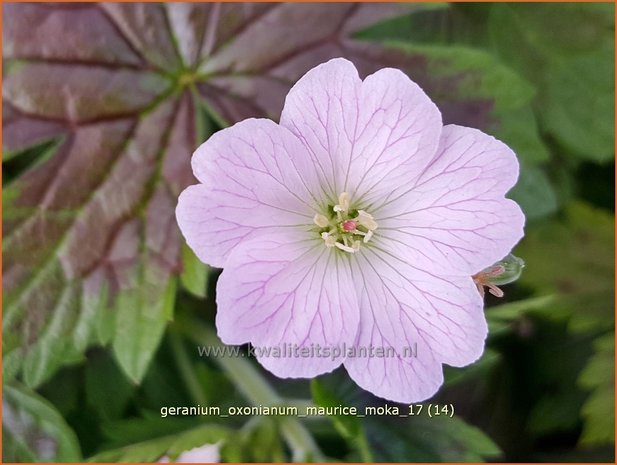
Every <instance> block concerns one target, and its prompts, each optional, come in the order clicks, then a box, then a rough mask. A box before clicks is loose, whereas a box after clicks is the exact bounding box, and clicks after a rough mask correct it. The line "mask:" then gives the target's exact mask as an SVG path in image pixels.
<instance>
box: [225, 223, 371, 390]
mask: <svg viewBox="0 0 617 465" xmlns="http://www.w3.org/2000/svg"><path fill="white" fill-rule="evenodd" d="M311 234H312V233H311ZM311 234H307V233H294V232H291V231H283V232H278V233H272V234H268V235H260V236H258V237H255V238H254V239H251V240H250V241H247V242H242V243H240V244H239V245H238V246H237V247H236V248H235V249H234V250H233V251H232V253H231V255H230V256H229V259H228V261H227V263H226V266H225V269H224V271H223V273H222V274H221V276H220V278H219V281H218V286H217V306H218V312H217V315H216V326H217V331H218V335H219V337H220V338H221V339H222V340H223V342H225V343H227V344H243V343H246V342H251V343H252V344H253V345H254V346H255V347H256V355H257V356H258V359H259V361H260V362H261V363H262V365H264V366H265V367H266V368H267V369H268V370H270V371H271V372H272V373H274V374H275V375H277V376H280V377H292V378H296V377H312V376H316V375H318V374H320V373H325V372H328V371H331V370H333V369H334V368H336V367H337V366H339V365H340V364H341V362H342V355H343V354H340V355H339V356H334V357H333V356H324V357H318V356H315V355H314V354H315V353H314V352H313V353H312V354H313V356H298V357H296V356H286V357H283V356H278V357H277V356H276V353H275V352H272V351H271V352H270V353H269V356H268V355H267V354H266V353H263V352H262V353H261V356H259V355H260V352H259V351H260V350H274V349H275V348H277V347H278V348H279V349H280V350H284V349H285V348H288V349H292V348H294V347H298V349H299V350H300V351H301V350H302V348H305V347H306V348H311V347H313V348H315V347H317V346H319V347H321V348H326V347H328V348H333V347H335V346H342V345H343V344H347V345H350V344H351V343H352V342H353V340H354V338H355V336H356V333H357V329H358V321H359V312H358V304H357V298H356V290H355V288H354V286H353V283H352V281H351V278H350V274H349V268H348V267H349V261H348V259H347V257H343V256H342V255H341V254H340V253H337V252H336V251H335V249H328V248H326V247H325V246H324V244H323V240H321V239H320V238H318V237H317V238H314V237H313V236H312V235H311Z"/></svg>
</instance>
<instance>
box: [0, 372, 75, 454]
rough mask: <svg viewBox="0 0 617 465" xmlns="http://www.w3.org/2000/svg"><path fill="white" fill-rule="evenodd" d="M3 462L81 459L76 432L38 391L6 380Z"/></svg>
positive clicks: (3, 408)
mask: <svg viewBox="0 0 617 465" xmlns="http://www.w3.org/2000/svg"><path fill="white" fill-rule="evenodd" d="M2 404H3V407H2V451H3V456H2V459H3V462H78V461H80V460H81V452H80V450H79V443H78V441H77V437H76V436H75V433H74V432H73V431H72V430H71V429H70V428H69V426H68V425H67V424H66V423H65V421H64V419H63V418H62V416H61V415H60V414H59V413H58V412H57V411H56V410H55V408H54V407H53V406H52V405H51V404H50V403H49V402H47V401H46V400H45V399H43V398H42V397H40V396H38V395H37V394H36V393H35V392H33V391H31V390H29V389H27V388H25V387H22V386H20V385H17V384H7V383H6V382H5V383H4V387H3V400H2Z"/></svg>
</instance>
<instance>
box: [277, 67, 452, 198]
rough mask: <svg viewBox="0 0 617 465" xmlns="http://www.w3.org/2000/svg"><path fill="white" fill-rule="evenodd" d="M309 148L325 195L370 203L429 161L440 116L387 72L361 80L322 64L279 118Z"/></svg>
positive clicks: (351, 70)
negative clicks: (325, 188) (323, 182)
mask: <svg viewBox="0 0 617 465" xmlns="http://www.w3.org/2000/svg"><path fill="white" fill-rule="evenodd" d="M281 125H282V126H285V127H287V128H289V129H290V130H291V131H292V132H294V133H295V134H296V135H297V136H298V137H299V138H300V139H302V140H303V141H304V143H305V144H306V146H307V147H308V148H309V149H310V152H311V154H312V156H313V159H314V161H315V164H316V165H317V166H318V169H319V170H320V172H321V174H322V175H323V176H324V178H325V179H326V180H327V186H328V189H329V190H328V192H329V194H330V195H331V196H332V198H334V199H336V196H338V194H340V193H341V192H345V191H346V192H349V194H350V195H351V197H352V199H358V198H361V197H363V196H366V198H367V199H369V200H370V199H374V198H377V197H379V196H383V195H385V194H386V193H387V192H391V191H393V190H394V191H396V190H397V189H398V188H403V187H405V185H406V183H407V181H408V180H409V179H410V178H414V177H416V176H417V175H418V174H419V173H420V172H421V171H422V169H423V168H424V167H425V166H426V165H427V163H428V162H429V161H430V160H431V158H432V157H433V155H434V153H435V150H436V148H437V144H438V142H439V134H440V132H441V114H440V113H439V110H438V109H437V107H436V106H435V105H434V104H433V103H432V102H431V101H430V99H429V98H428V97H427V96H426V94H425V93H424V92H423V91H422V89H420V88H419V87H418V86H417V84H415V83H413V82H412V81H411V80H410V79H409V78H408V77H407V76H406V75H405V74H403V73H402V72H401V71H399V70H395V69H388V68H387V69H382V70H380V71H378V72H376V73H375V74H372V75H370V76H368V77H367V78H366V79H365V80H364V82H362V81H361V80H360V78H359V77H358V72H357V70H356V68H355V67H354V66H353V64H352V63H351V62H349V61H347V60H345V59H342V58H337V59H333V60H330V61H329V62H327V63H324V64H322V65H320V66H317V67H316V68H313V69H312V70H311V71H309V72H308V73H307V74H306V75H304V77H302V78H301V79H300V80H299V81H298V82H297V83H296V85H295V86H294V87H293V88H292V89H291V91H290V92H289V94H288V95H287V99H286V101H285V107H284V109H283V112H282V114H281Z"/></svg>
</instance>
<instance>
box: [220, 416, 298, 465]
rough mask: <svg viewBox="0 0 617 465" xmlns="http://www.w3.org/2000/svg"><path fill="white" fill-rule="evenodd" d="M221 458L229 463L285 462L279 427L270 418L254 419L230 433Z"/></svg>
mask: <svg viewBox="0 0 617 465" xmlns="http://www.w3.org/2000/svg"><path fill="white" fill-rule="evenodd" d="M221 457H222V458H223V460H224V461H225V462H229V463H239V462H244V463H277V462H285V461H286V458H285V452H284V447H283V443H282V441H281V435H280V431H279V426H277V424H276V422H275V421H274V420H273V419H272V418H255V419H254V420H253V421H251V422H250V423H247V425H246V426H245V427H244V428H243V429H242V430H240V431H236V432H233V433H232V435H231V436H230V438H229V440H228V441H227V442H226V443H225V445H224V446H223V447H222V449H221Z"/></svg>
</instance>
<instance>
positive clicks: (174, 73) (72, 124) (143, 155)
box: [3, 3, 491, 385]
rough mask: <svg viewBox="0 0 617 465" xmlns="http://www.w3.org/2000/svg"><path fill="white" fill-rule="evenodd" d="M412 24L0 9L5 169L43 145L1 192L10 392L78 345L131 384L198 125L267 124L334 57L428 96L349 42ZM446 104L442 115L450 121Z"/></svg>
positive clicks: (315, 7) (167, 257) (150, 336)
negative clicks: (205, 121)
mask: <svg viewBox="0 0 617 465" xmlns="http://www.w3.org/2000/svg"><path fill="white" fill-rule="evenodd" d="M414 8H422V6H417V5H405V4H379V5H377V4H348V3H346V4H343V3H341V4H336V3H334V4H319V3H318V4H279V3H264V4H254V3H246V4H243V3H224V4H211V3H170V4H154V3H124V4H118V3H103V4H87V3H84V4H71V5H67V4H61V5H51V4H35V3H19V4H18V3H10V4H5V5H4V6H3V18H4V22H3V23H4V25H5V28H4V30H3V47H4V48H3V60H4V63H5V68H4V69H5V80H4V88H3V111H4V123H3V124H4V139H3V140H4V142H3V144H4V145H3V150H4V151H5V156H6V157H8V158H10V157H13V156H15V157H17V156H19V154H20V153H21V152H22V151H23V150H24V149H26V148H29V147H32V146H34V145H37V144H39V143H41V142H45V141H49V140H52V139H53V140H55V141H56V144H55V145H54V146H53V154H52V155H51V156H50V157H47V158H45V159H43V160H41V161H39V163H37V164H35V165H34V166H32V167H31V168H30V169H29V170H27V171H26V172H25V173H24V174H23V175H21V176H19V177H18V178H16V179H14V180H12V181H11V182H10V183H9V184H8V185H7V186H6V187H5V191H4V219H3V222H4V223H3V224H4V233H5V242H4V249H3V258H4V267H3V277H4V296H5V300H4V303H5V308H4V326H3V329H4V334H5V346H4V355H5V361H6V362H5V370H6V374H7V376H8V377H9V378H10V377H12V376H14V375H17V374H19V373H20V371H21V374H22V376H23V378H24V379H25V381H26V382H27V383H28V384H29V385H38V384H40V383H41V382H43V381H44V380H45V379H47V378H48V377H49V376H50V374H51V373H53V371H54V370H55V369H56V368H57V367H58V366H60V365H62V364H63V363H67V362H71V361H75V360H77V359H78V358H79V357H80V356H81V354H82V352H83V350H85V348H86V347H87V346H88V345H89V344H92V343H94V342H99V343H107V342H111V343H112V345H113V348H114V352H115V354H116V356H117V358H118V360H119V362H120V365H121V366H122V367H123V369H124V370H125V371H126V372H127V374H128V375H129V376H130V377H131V378H132V379H134V380H135V381H139V380H140V379H141V377H142V376H143V374H144V373H145V370H146V368H147V366H148V362H149V361H150V359H151V357H152V354H153V352H154V350H155V349H156V347H157V346H158V342H159V340H160V337H161V335H162V332H163V330H164V328H165V325H166V322H167V320H168V318H169V317H170V316H171V309H172V307H173V296H174V289H175V287H174V286H175V283H176V277H177V276H178V275H179V274H180V272H181V271H182V259H181V257H182V255H181V243H182V241H181V238H180V235H179V231H178V229H177V227H176V224H175V219H174V208H175V204H176V199H177V196H178V194H179V193H180V192H181V191H182V190H183V189H184V188H185V187H186V186H187V185H189V184H192V183H193V182H194V179H193V175H192V173H191V169H190V162H189V161H190V155H191V153H192V152H193V150H194V149H195V148H196V146H197V145H198V143H200V142H202V141H203V138H204V135H203V134H202V130H203V128H202V127H200V126H203V125H202V124H201V122H200V115H203V114H204V110H205V111H208V112H209V113H210V115H211V116H212V117H214V118H216V119H218V120H219V121H220V122H224V123H233V122H236V121H238V120H240V119H243V118H246V117H256V116H257V117H258V116H267V117H272V118H275V119H278V117H279V115H280V110H281V108H282V105H283V101H284V98H285V95H286V94H287V91H288V90H289V88H290V86H291V85H292V84H293V83H294V82H295V81H296V80H297V79H298V78H299V77H300V76H301V75H302V74H304V73H305V72H306V71H307V70H308V69H310V68H312V67H313V66H315V65H317V64H319V63H321V62H323V61H325V60H327V59H329V58H332V57H335V56H346V57H348V58H350V59H351V60H353V61H354V62H355V63H356V65H357V66H358V67H359V69H360V70H361V72H362V73H364V74H367V73H369V72H373V71H375V70H377V69H379V68H381V67H383V66H397V67H401V68H403V69H404V70H405V71H406V72H408V73H409V74H411V75H412V77H413V78H414V79H415V80H417V81H419V82H422V83H424V84H425V85H426V86H428V87H429V88H430V86H437V87H439V86H440V83H439V82H437V83H433V82H432V81H431V79H430V76H429V75H428V73H427V72H426V62H425V60H424V59H423V57H422V56H421V54H409V53H406V52H403V51H392V50H386V49H384V48H383V46H381V45H379V44H369V43H361V42H358V41H355V40H353V39H351V34H352V33H354V32H355V31H357V30H359V29H360V28H362V27H365V26H368V25H370V24H371V23H374V22H376V21H378V20H380V19H382V18H385V17H387V16H391V15H394V14H399V13H402V12H405V11H412V10H413V9H414ZM446 89H447V91H452V92H454V93H456V91H457V89H456V88H452V89H450V88H446ZM452 102H453V104H452V107H451V108H449V109H447V111H448V112H452V113H455V112H456V111H460V108H461V107H460V106H457V105H458V103H460V102H461V99H457V98H456V95H455V96H453V98H452ZM457 102H458V103H457ZM485 104H486V106H487V107H490V104H491V103H490V102H486V103H484V102H482V105H485ZM462 108H463V113H465V114H466V115H467V116H468V115H469V114H470V112H469V111H468V110H467V108H466V107H462ZM481 110H482V111H481V112H480V113H481V114H484V113H482V112H483V111H484V108H482V109H481ZM463 119H464V118H463ZM459 122H462V121H459Z"/></svg>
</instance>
